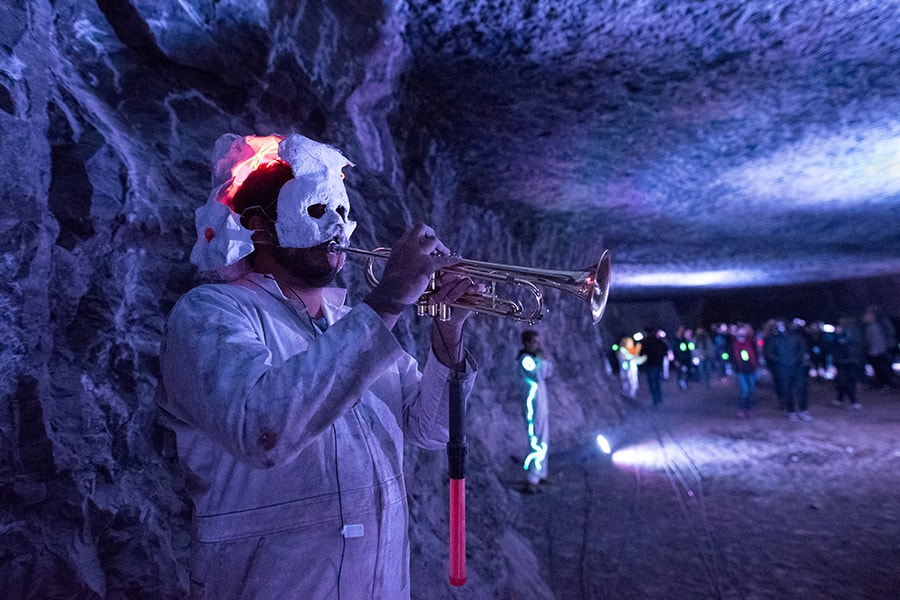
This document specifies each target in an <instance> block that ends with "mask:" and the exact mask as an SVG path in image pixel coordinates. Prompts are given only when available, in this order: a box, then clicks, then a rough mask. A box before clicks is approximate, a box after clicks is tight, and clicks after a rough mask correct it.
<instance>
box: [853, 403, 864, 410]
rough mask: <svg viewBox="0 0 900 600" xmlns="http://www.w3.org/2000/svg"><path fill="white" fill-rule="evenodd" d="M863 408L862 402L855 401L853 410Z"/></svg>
mask: <svg viewBox="0 0 900 600" xmlns="http://www.w3.org/2000/svg"><path fill="white" fill-rule="evenodd" d="M861 408H862V404H860V403H859V402H854V403H853V410H859V409H861Z"/></svg>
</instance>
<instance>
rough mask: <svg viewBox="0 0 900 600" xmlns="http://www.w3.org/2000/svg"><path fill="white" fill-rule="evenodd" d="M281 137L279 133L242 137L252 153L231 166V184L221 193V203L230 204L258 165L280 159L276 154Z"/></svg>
mask: <svg viewBox="0 0 900 600" xmlns="http://www.w3.org/2000/svg"><path fill="white" fill-rule="evenodd" d="M283 139H284V137H283V136H280V135H267V136H264V137H260V136H252V135H250V136H247V137H245V138H244V143H245V144H247V145H248V146H249V147H250V148H251V149H252V150H253V154H252V155H251V156H249V157H248V158H244V159H241V160H239V161H238V162H236V163H235V164H234V166H233V167H231V177H232V179H231V184H230V185H229V186H228V188H227V189H226V190H225V193H224V194H223V195H222V198H221V200H222V203H223V204H227V205H229V206H230V205H231V199H232V198H233V197H234V194H235V193H236V192H237V191H238V188H240V187H241V186H242V185H243V184H244V181H245V180H246V179H247V177H248V176H249V175H250V173H252V172H253V171H255V170H256V169H258V168H259V167H262V166H265V165H267V164H269V163H272V162H275V161H277V160H281V159H280V158H279V156H278V144H279V142H281V140H283Z"/></svg>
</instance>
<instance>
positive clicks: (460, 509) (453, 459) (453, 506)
mask: <svg viewBox="0 0 900 600" xmlns="http://www.w3.org/2000/svg"><path fill="white" fill-rule="evenodd" d="M449 383H450V441H449V442H448V443H447V465H448V467H449V471H450V585H453V586H460V585H463V584H464V583H465V582H466V454H467V452H468V444H467V442H466V401H465V400H464V399H463V397H462V382H461V381H459V379H457V378H451V380H450V382H449Z"/></svg>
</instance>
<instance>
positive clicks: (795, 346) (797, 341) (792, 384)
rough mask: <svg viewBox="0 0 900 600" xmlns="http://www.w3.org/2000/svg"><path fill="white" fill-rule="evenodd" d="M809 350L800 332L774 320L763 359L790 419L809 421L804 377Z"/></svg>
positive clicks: (807, 375)
mask: <svg viewBox="0 0 900 600" xmlns="http://www.w3.org/2000/svg"><path fill="white" fill-rule="evenodd" d="M808 360H809V350H808V348H807V345H806V341H805V340H804V338H803V335H802V334H801V333H800V331H798V329H797V327H796V326H794V325H789V324H788V323H787V322H786V321H784V320H779V321H777V322H776V323H775V328H774V331H773V333H772V336H771V337H770V338H769V339H768V341H767V342H766V361H767V364H768V367H769V370H770V371H771V372H772V377H773V379H774V380H775V385H776V390H775V391H776V393H777V394H778V399H779V400H780V402H781V405H782V406H783V407H784V408H786V409H787V411H788V416H789V418H790V419H791V421H797V420H801V421H812V416H811V415H810V414H809V410H808V404H809V396H808V388H807V381H806V380H807V378H808V377H809V368H808V362H807V361H808Z"/></svg>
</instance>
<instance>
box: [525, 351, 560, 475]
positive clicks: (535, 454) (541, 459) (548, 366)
mask: <svg viewBox="0 0 900 600" xmlns="http://www.w3.org/2000/svg"><path fill="white" fill-rule="evenodd" d="M529 358H530V359H531V361H529V360H528V359H529ZM518 362H519V370H520V374H521V376H522V378H523V379H524V381H525V388H524V389H525V395H526V396H525V421H526V425H527V427H528V454H527V455H526V457H525V464H524V465H523V467H524V469H525V471H526V475H525V477H526V480H527V481H528V482H529V483H532V484H538V483H540V482H541V481H542V480H544V479H547V452H548V450H549V444H550V409H549V407H548V403H549V400H550V398H549V394H548V393H547V382H546V380H547V379H549V378H550V377H553V362H552V361H551V360H549V359H547V358H543V357H537V356H532V355H531V354H526V353H524V352H523V353H520V354H519V358H518Z"/></svg>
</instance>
